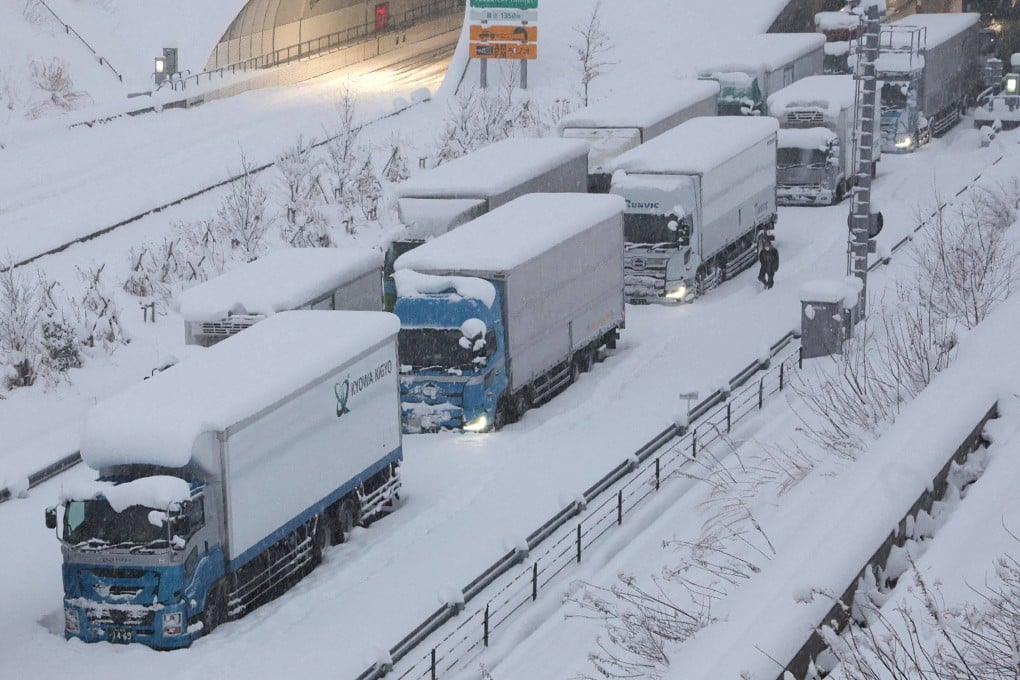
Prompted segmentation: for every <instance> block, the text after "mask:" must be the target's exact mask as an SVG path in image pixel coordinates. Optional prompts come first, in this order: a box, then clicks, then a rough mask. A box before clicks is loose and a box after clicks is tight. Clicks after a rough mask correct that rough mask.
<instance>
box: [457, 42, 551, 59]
mask: <svg viewBox="0 0 1020 680" xmlns="http://www.w3.org/2000/svg"><path fill="white" fill-rule="evenodd" d="M471 58H472V59H538V45H536V44H535V43H527V44H514V43H477V42H473V43H471Z"/></svg>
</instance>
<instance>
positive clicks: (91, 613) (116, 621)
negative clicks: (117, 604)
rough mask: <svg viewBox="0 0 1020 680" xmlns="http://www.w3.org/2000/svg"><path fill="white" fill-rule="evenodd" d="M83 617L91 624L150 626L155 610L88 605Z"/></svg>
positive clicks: (154, 618) (154, 617) (154, 616)
mask: <svg viewBox="0 0 1020 680" xmlns="http://www.w3.org/2000/svg"><path fill="white" fill-rule="evenodd" d="M85 617H86V618H87V619H88V622H89V623H91V624H99V625H106V626H143V627H151V626H152V624H153V622H154V621H155V620H156V612H155V611H154V610H152V609H140V608H139V609H117V608H114V607H89V608H87V609H85Z"/></svg>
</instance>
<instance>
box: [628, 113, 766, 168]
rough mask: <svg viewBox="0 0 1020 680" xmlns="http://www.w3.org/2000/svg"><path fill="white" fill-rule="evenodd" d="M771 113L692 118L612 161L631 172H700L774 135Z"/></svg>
mask: <svg viewBox="0 0 1020 680" xmlns="http://www.w3.org/2000/svg"><path fill="white" fill-rule="evenodd" d="M778 129H779V121H777V120H776V119H775V118H770V117H761V118H756V117H750V116H721V117H719V118H709V117H705V118H692V119H691V120H689V121H687V122H686V123H682V124H680V125H678V126H676V127H675V128H673V129H672V130H669V131H668V132H664V133H663V134H661V135H659V136H658V137H656V138H655V139H653V140H651V141H648V142H645V143H644V144H642V145H641V146H638V147H636V148H634V149H631V150H630V151H627V152H626V153H623V154H621V155H620V156H618V157H617V158H616V160H615V161H613V164H612V169H613V170H614V171H616V170H624V171H626V172H631V173H662V174H680V175H698V174H703V173H705V172H708V171H709V170H711V169H712V168H715V167H717V166H719V165H720V164H722V163H724V162H725V161H728V160H729V159H731V158H733V157H734V156H735V155H736V154H738V153H740V152H741V151H743V150H745V149H747V148H748V147H750V146H752V145H753V144H755V143H757V142H761V141H764V140H766V139H768V138H769V137H771V136H773V135H775V133H776V130H778Z"/></svg>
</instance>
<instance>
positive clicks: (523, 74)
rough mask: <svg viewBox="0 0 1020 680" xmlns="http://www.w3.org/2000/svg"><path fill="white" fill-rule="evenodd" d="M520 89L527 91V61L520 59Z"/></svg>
mask: <svg viewBox="0 0 1020 680" xmlns="http://www.w3.org/2000/svg"><path fill="white" fill-rule="evenodd" d="M521 89H522V90H526V89H528V60H527V59H521Z"/></svg>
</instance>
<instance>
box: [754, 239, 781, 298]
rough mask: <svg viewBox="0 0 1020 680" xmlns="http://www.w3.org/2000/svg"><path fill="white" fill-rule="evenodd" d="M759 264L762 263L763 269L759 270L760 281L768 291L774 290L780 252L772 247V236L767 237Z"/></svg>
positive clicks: (759, 256) (759, 254)
mask: <svg viewBox="0 0 1020 680" xmlns="http://www.w3.org/2000/svg"><path fill="white" fill-rule="evenodd" d="M758 262H759V263H761V268H760V269H759V270H758V280H759V281H761V283H762V285H763V286H765V288H766V290H767V289H769V288H772V284H773V283H774V279H775V276H776V272H777V271H779V251H778V250H776V249H775V247H774V246H773V245H772V237H771V236H766V237H765V240H764V242H763V243H762V249H761V252H760V253H758Z"/></svg>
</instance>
